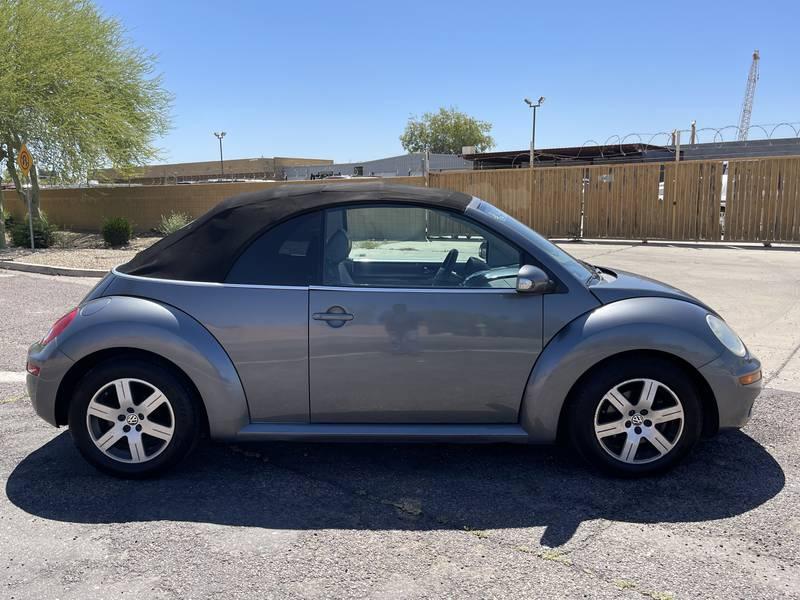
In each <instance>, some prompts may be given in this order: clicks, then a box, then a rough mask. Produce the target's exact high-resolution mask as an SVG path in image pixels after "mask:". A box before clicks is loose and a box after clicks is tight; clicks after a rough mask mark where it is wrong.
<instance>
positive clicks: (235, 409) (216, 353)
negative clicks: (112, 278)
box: [57, 296, 250, 438]
mask: <svg viewBox="0 0 800 600" xmlns="http://www.w3.org/2000/svg"><path fill="white" fill-rule="evenodd" d="M57 343H58V349H59V350H60V351H61V352H63V353H64V354H65V355H66V356H68V357H69V358H70V359H72V360H74V361H76V362H77V361H79V360H80V359H82V358H83V357H85V356H89V355H90V354H93V353H95V352H99V351H101V350H110V349H114V348H134V349H137V350H145V351H148V352H152V353H154V354H157V355H159V356H161V357H163V358H165V359H167V360H169V361H170V362H172V363H174V364H175V365H177V366H178V367H179V368H180V369H182V370H183V372H184V373H186V375H187V376H188V377H189V379H191V380H192V382H193V383H194V385H195V386H196V387H197V390H198V391H199V392H200V396H201V399H202V401H203V404H204V405H205V409H206V413H207V414H208V420H209V432H210V435H211V437H212V438H233V437H234V436H235V435H236V433H238V432H239V430H241V429H242V428H243V427H244V426H246V425H247V424H248V423H249V422H250V415H249V411H248V407H247V399H246V397H245V393H244V389H243V388H242V384H241V381H240V380H239V375H238V373H237V372H236V369H235V367H234V366H233V363H232V362H231V360H230V358H229V357H228V355H227V353H226V352H225V350H224V349H223V348H222V346H221V345H220V344H219V342H218V341H217V340H216V339H215V338H214V336H212V335H211V334H210V333H209V332H208V330H206V329H205V328H204V327H203V326H202V325H200V323H198V322H197V321H196V320H194V319H193V318H192V317H190V316H189V315H188V314H186V313H184V312H182V311H180V310H178V309H177V308H175V307H173V306H169V305H166V304H161V303H159V302H154V301H152V300H145V299H143V298H135V297H129V296H107V297H103V298H98V299H95V300H92V301H90V302H88V303H86V304H85V305H83V306H82V307H81V310H80V312H79V314H78V316H77V317H76V318H75V320H74V321H73V322H72V323H71V324H70V326H69V327H68V328H67V329H66V331H65V332H64V333H63V334H62V335H60V336H59V337H58V338H57Z"/></svg>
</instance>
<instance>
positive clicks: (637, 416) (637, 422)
mask: <svg viewBox="0 0 800 600" xmlns="http://www.w3.org/2000/svg"><path fill="white" fill-rule="evenodd" d="M131 416H136V415H131ZM631 423H633V424H634V425H641V424H642V423H644V417H643V416H642V415H640V414H638V413H637V414H635V415H633V416H632V417H631Z"/></svg>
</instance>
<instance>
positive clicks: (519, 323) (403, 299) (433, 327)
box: [308, 204, 542, 423]
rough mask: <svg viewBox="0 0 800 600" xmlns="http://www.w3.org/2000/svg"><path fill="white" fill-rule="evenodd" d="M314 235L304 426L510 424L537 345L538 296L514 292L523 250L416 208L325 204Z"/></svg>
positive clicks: (461, 221)
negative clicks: (317, 253) (307, 419)
mask: <svg viewBox="0 0 800 600" xmlns="http://www.w3.org/2000/svg"><path fill="white" fill-rule="evenodd" d="M324 229H325V232H324V239H325V243H324V251H323V276H322V283H321V285H312V286H311V288H310V291H309V303H308V310H309V315H308V316H309V328H308V331H309V345H308V348H309V391H310V398H311V410H310V412H311V421H312V422H316V423H513V422H516V421H517V417H518V411H519V404H520V401H521V398H522V394H523V391H524V387H525V383H526V381H527V377H528V374H529V373H530V371H531V368H532V366H533V363H534V362H535V360H536V357H537V356H538V354H539V352H540V351H541V345H542V297H541V296H536V295H527V294H519V293H517V292H516V290H515V283H516V272H517V270H518V268H519V266H520V264H521V263H522V261H524V259H525V256H524V254H523V253H522V252H520V251H519V249H517V248H516V247H514V246H513V245H512V244H510V243H509V242H507V241H505V240H503V239H501V238H500V237H499V236H497V235H495V234H493V233H492V232H490V231H488V230H486V229H485V228H483V227H482V226H479V225H478V224H476V223H474V222H472V221H469V220H467V219H466V218H465V217H463V215H456V214H454V213H450V212H446V211H439V210H432V209H429V208H425V207H420V206H412V205H391V204H389V205H386V204H376V205H367V206H365V205H363V204H362V205H353V206H348V207H337V208H333V209H328V210H327V211H326V213H325V227H324ZM454 250H455V251H456V252H455V254H457V257H456V258H455V260H454V262H452V264H451V265H448V268H447V269H442V264H443V263H444V262H445V261H446V259H448V257H449V258H450V260H452V256H453V254H454V252H453V251H454Z"/></svg>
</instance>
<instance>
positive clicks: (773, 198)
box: [430, 157, 800, 242]
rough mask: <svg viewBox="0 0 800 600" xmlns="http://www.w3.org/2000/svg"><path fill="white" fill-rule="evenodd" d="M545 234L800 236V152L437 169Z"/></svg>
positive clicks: (435, 179) (448, 182) (439, 182)
mask: <svg viewBox="0 0 800 600" xmlns="http://www.w3.org/2000/svg"><path fill="white" fill-rule="evenodd" d="M430 186H431V187H443V188H449V189H454V190H458V191H462V192H465V193H468V194H472V195H474V196H478V197H480V198H483V199H485V200H488V201H490V202H492V203H493V204H495V205H497V206H498V207H499V208H501V209H503V210H504V211H506V212H508V213H509V214H511V215H512V216H514V217H515V218H517V219H519V220H520V221H522V222H524V223H526V224H527V225H530V226H531V227H533V228H534V229H536V230H537V231H539V232H540V233H542V234H543V235H546V236H548V237H571V238H579V237H582V238H587V239H598V238H609V239H630V240H676V241H681V240H684V241H712V242H717V241H722V240H725V241H732V242H800V157H789V158H761V159H741V160H731V161H721V160H712V161H686V162H666V163H637V164H620V165H602V166H588V167H587V166H583V167H552V168H542V169H533V170H530V169H506V170H495V171H467V172H463V171H453V172H448V173H432V174H431V175H430Z"/></svg>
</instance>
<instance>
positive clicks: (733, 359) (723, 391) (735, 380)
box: [700, 352, 763, 429]
mask: <svg viewBox="0 0 800 600" xmlns="http://www.w3.org/2000/svg"><path fill="white" fill-rule="evenodd" d="M760 369H761V362H760V361H759V360H758V359H757V358H756V357H755V356H752V355H751V354H749V353H748V354H747V355H746V356H745V357H744V358H739V357H738V356H734V355H733V354H731V353H730V352H726V353H725V354H723V355H722V356H720V357H719V358H717V359H716V360H714V361H712V362H710V363H708V364H707V365H705V366H704V367H702V368H701V369H700V374H701V375H702V376H703V377H705V380H706V381H707V382H708V384H709V385H710V386H711V390H712V391H713V392H714V398H715V399H716V401H717V410H718V413H719V428H720V429H738V428H741V427H744V426H745V424H747V421H749V420H750V414H751V412H752V410H753V403H754V402H755V399H756V398H757V397H758V395H759V394H760V393H761V387H762V381H763V380H762V379H759V380H758V381H756V382H755V383H751V384H748V385H742V384H741V383H740V382H739V378H740V377H741V376H743V375H748V374H750V373H753V372H755V371H758V370H760Z"/></svg>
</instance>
